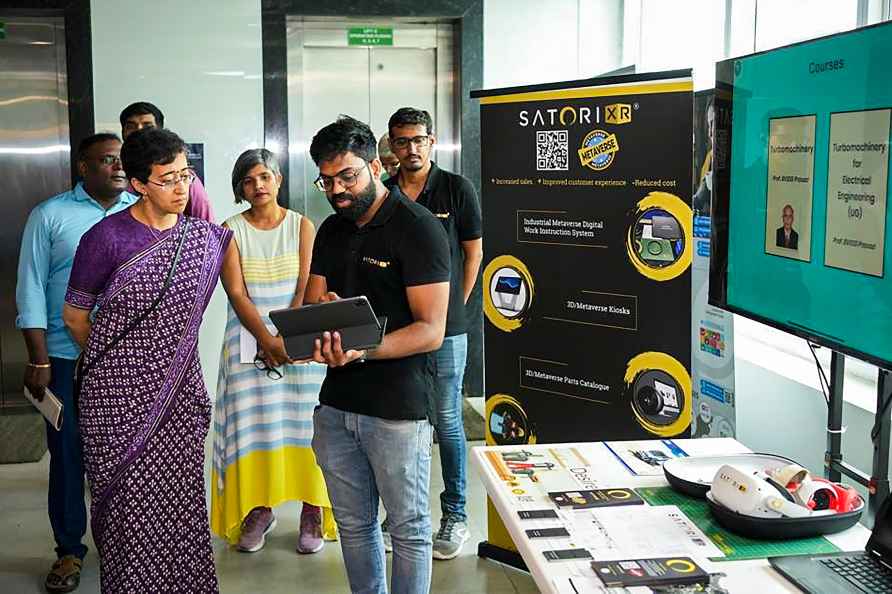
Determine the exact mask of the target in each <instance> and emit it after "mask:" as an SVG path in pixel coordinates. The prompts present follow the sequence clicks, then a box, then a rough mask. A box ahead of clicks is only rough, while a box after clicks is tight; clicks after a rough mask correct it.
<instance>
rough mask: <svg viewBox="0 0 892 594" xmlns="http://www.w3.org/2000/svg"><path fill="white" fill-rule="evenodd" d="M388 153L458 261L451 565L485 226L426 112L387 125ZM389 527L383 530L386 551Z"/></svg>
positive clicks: (444, 410) (438, 538)
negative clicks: (470, 312) (471, 323)
mask: <svg viewBox="0 0 892 594" xmlns="http://www.w3.org/2000/svg"><path fill="white" fill-rule="evenodd" d="M387 126H388V132H389V139H390V148H391V150H392V151H393V154H394V155H395V156H396V158H397V159H399V169H398V173H397V174H396V175H395V176H394V177H391V178H389V179H388V180H387V181H386V182H385V185H386V186H387V188H388V189H389V190H390V191H391V192H393V193H398V194H401V195H403V196H405V197H407V198H408V199H409V200H413V201H414V202H416V203H417V204H420V205H422V206H424V207H425V208H426V209H428V210H429V211H431V212H432V213H433V214H434V216H435V217H437V220H439V221H440V223H442V224H443V228H444V229H445V230H446V234H447V236H448V237H449V251H450V258H451V261H452V265H451V270H452V275H451V278H450V286H449V313H448V315H447V317H446V338H444V339H443V346H441V347H440V348H439V349H438V350H437V352H436V354H435V356H436V361H437V394H436V412H437V416H436V419H435V423H434V425H435V426H436V428H437V441H438V442H439V444H440V466H441V467H442V471H443V486H444V488H443V492H442V493H441V494H440V509H441V510H442V517H441V518H440V528H439V530H437V533H436V534H435V535H434V548H433V552H434V559H443V560H445V559H453V558H455V557H456V556H457V555H458V554H459V552H461V547H462V545H463V544H464V543H465V542H467V540H468V538H469V532H468V516H467V511H466V509H465V505H466V496H465V491H466V489H467V474H466V473H467V468H466V466H467V452H466V450H465V426H464V421H463V419H462V396H463V390H462V385H463V383H464V382H463V380H464V375H465V364H466V362H467V358H468V334H467V331H468V328H467V320H466V319H465V304H466V303H467V302H468V298H469V297H470V296H471V291H472V290H473V289H474V284H475V283H476V282H477V273H478V272H479V271H480V262H481V261H482V260H483V240H482V239H481V238H482V236H483V226H482V221H481V217H480V203H479V202H478V200H477V193H476V192H475V191H474V186H473V185H471V182H470V181H468V180H467V179H465V178H464V177H462V176H461V175H458V174H455V173H452V172H449V171H446V170H445V169H440V168H439V167H437V164H436V163H435V162H433V161H432V160H431V152H432V150H433V147H434V144H435V143H436V137H435V136H434V126H433V120H432V119H431V116H430V114H429V113H428V112H427V111H424V110H421V109H415V108H412V107H403V108H401V109H399V110H397V111H396V113H394V114H393V115H392V116H390V121H389V122H388V124H387ZM389 524H390V522H389V521H387V520H385V522H384V523H383V524H382V531H383V532H384V542H385V545H386V544H387V543H388V541H389V540H390V539H389V538H388V537H389Z"/></svg>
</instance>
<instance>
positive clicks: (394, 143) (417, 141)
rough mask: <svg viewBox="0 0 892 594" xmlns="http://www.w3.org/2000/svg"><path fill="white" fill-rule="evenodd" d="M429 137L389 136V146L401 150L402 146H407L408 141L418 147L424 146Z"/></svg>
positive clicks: (428, 142)
mask: <svg viewBox="0 0 892 594" xmlns="http://www.w3.org/2000/svg"><path fill="white" fill-rule="evenodd" d="M430 141H431V137H430V136H413V137H411V138H410V137H408V136H400V137H399V138H391V139H390V147H391V148H395V149H398V150H403V149H404V148H406V147H408V146H409V143H412V144H414V145H415V146H417V147H418V148H424V147H426V146H427V145H428V144H430Z"/></svg>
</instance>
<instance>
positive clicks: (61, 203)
mask: <svg viewBox="0 0 892 594" xmlns="http://www.w3.org/2000/svg"><path fill="white" fill-rule="evenodd" d="M138 199H139V198H138V197H137V196H134V195H133V194H128V193H127V192H121V196H120V197H119V198H118V202H117V204H115V205H114V206H112V207H111V208H110V209H108V210H105V209H104V208H103V207H102V205H101V204H99V203H98V202H96V201H95V200H93V199H92V198H91V197H90V195H89V194H87V192H86V190H84V186H83V184H81V183H79V184H77V185H76V186H75V187H74V189H72V190H69V191H67V192H62V193H61V194H59V195H57V196H53V197H52V198H50V199H49V200H46V201H45V202H41V203H40V204H38V205H37V206H35V207H34V210H32V211H31V214H30V215H29V216H28V222H27V223H25V232H24V234H23V235H22V249H21V252H20V254H19V270H18V278H17V282H16V289H15V301H16V307H17V308H18V316H17V317H16V320H15V325H16V328H43V329H45V330H46V343H47V349H48V351H49V355H50V357H59V358H61V359H76V358H77V356H78V354H79V353H80V347H78V346H77V344H76V343H75V342H74V340H73V339H72V338H71V335H70V334H69V333H68V329H67V328H65V324H64V323H63V322H62V305H63V303H64V302H65V291H66V289H67V288H68V277H69V276H71V266H72V265H73V264H74V253H75V251H77V244H78V243H79V242H80V240H81V237H82V236H83V234H84V233H86V232H87V231H89V229H90V227H92V226H93V225H95V224H96V223H98V222H99V221H101V220H102V219H104V218H105V217H107V216H109V215H112V214H114V213H116V212H120V211H122V210H124V209H125V208H127V207H129V206H130V205H132V204H134V203H135V202H136V201H137V200H138Z"/></svg>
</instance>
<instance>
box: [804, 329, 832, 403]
mask: <svg viewBox="0 0 892 594" xmlns="http://www.w3.org/2000/svg"><path fill="white" fill-rule="evenodd" d="M805 343H806V344H807V345H808V350H810V351H811V356H812V357H813V358H814V360H815V365H817V367H818V383H819V384H820V385H821V394H823V395H824V402H826V403H827V408H828V409H829V408H830V396H828V395H827V393H828V392H829V391H830V382H828V381H827V375H826V374H825V373H824V367H823V366H822V365H821V361H820V360H819V359H818V353H817V352H815V345H813V344H812V343H811V342H810V341H808V340H806V341H805ZM825 386H826V389H825Z"/></svg>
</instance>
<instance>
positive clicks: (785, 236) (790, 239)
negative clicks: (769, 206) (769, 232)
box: [775, 204, 799, 250]
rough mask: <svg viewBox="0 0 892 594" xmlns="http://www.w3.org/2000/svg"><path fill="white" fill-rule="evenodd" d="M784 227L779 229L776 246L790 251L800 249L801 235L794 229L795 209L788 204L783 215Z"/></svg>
mask: <svg viewBox="0 0 892 594" xmlns="http://www.w3.org/2000/svg"><path fill="white" fill-rule="evenodd" d="M781 220H782V221H783V226H782V227H778V229H777V234H776V237H775V245H777V247H780V248H787V249H790V250H798V249H799V234H798V233H796V231H795V230H794V229H793V207H792V206H790V205H789V204H787V205H786V206H784V209H783V212H782V213H781Z"/></svg>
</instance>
